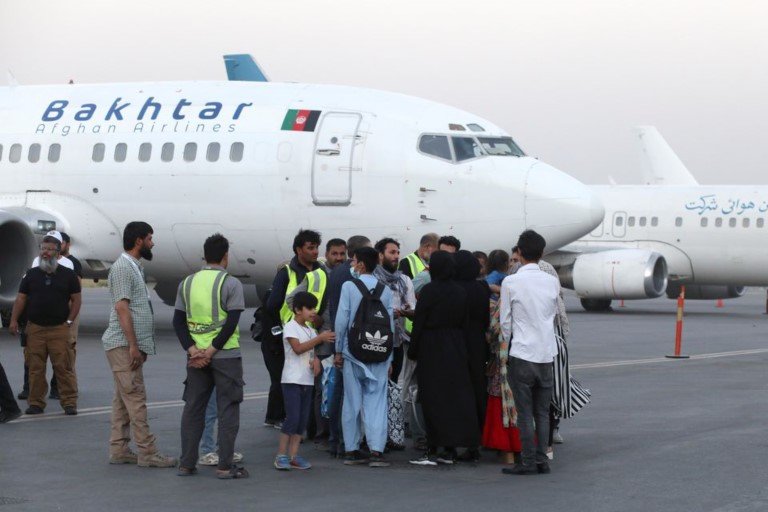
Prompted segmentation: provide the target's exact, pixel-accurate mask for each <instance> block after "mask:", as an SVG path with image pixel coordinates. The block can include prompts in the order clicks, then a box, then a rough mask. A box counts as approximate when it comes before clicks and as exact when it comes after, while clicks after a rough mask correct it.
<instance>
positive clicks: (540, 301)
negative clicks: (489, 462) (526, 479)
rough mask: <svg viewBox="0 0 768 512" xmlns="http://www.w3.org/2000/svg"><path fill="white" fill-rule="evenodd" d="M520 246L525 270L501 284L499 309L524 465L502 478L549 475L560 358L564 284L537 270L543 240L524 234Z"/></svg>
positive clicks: (532, 233)
mask: <svg viewBox="0 0 768 512" xmlns="http://www.w3.org/2000/svg"><path fill="white" fill-rule="evenodd" d="M517 246H518V248H519V253H520V260H521V261H520V262H521V263H522V266H521V267H520V269H519V270H518V271H517V273H515V274H514V275H511V276H508V277H506V278H505V279H504V281H503V282H502V283H501V296H500V306H499V307H500V323H501V334H502V336H504V339H511V342H510V348H509V359H508V362H507V365H508V374H509V384H510V387H511V388H512V393H513V395H514V397H515V406H516V407H517V426H518V428H519V429H520V440H521V442H522V445H523V451H522V456H521V463H519V464H515V465H514V467H512V468H504V469H503V470H502V472H503V473H505V474H511V475H526V474H532V473H537V472H538V473H549V471H550V470H549V464H548V463H547V454H546V451H547V442H548V439H549V404H550V401H551V400H552V387H553V386H554V376H553V369H552V361H553V359H554V357H555V356H556V355H557V343H556V341H555V332H554V328H553V322H554V318H555V313H556V311H557V298H558V295H559V293H560V283H559V282H558V280H557V278H555V277H553V276H551V275H549V274H547V273H546V272H543V271H542V270H541V269H540V268H539V265H538V262H539V259H541V256H542V254H543V253H544V247H545V246H546V242H545V240H544V238H543V237H542V236H541V235H539V234H538V233H536V232H535V231H531V230H528V231H524V232H523V233H522V234H521V235H520V238H519V240H518V242H517ZM534 419H535V432H534ZM534 434H535V436H536V437H535V436H534ZM536 438H537V442H534V440H535V439H536Z"/></svg>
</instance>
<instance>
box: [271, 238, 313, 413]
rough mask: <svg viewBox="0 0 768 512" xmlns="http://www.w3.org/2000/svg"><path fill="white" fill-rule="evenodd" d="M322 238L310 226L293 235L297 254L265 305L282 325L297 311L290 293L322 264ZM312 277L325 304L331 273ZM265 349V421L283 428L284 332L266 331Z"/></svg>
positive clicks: (275, 282)
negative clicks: (291, 302) (291, 305)
mask: <svg viewBox="0 0 768 512" xmlns="http://www.w3.org/2000/svg"><path fill="white" fill-rule="evenodd" d="M320 241H321V240H320V233H318V232H316V231H312V230H309V229H302V230H299V232H298V233H297V234H296V237H294V239H293V252H294V256H293V258H292V259H291V261H290V262H289V263H288V264H287V265H284V266H282V267H280V269H279V270H278V271H277V274H276V275H275V279H274V280H273V282H272V288H271V291H270V293H269V298H268V299H267V304H266V308H265V309H266V310H267V314H268V315H269V316H270V317H272V318H274V319H279V321H280V324H282V325H285V324H287V323H288V322H290V321H291V318H293V312H292V311H291V308H290V306H289V305H288V304H286V302H285V299H286V297H287V296H288V295H289V294H290V293H291V292H292V291H293V290H294V289H295V288H296V287H297V286H298V285H299V284H300V283H301V282H302V281H304V278H305V277H306V276H307V274H310V273H313V272H314V271H316V270H319V269H320V268H321V265H320V263H318V261H317V258H318V256H319V254H320V251H319V248H320ZM310 279H312V283H311V289H312V290H315V291H314V292H313V291H311V290H310V293H312V294H313V295H315V297H318V304H321V307H322V301H321V297H323V296H324V295H325V290H326V288H327V284H328V279H327V276H326V274H325V272H324V271H322V270H320V272H319V273H314V274H313V276H312V278H310ZM314 327H315V328H316V329H318V330H319V327H320V322H319V321H318V322H317V324H316V325H314ZM261 353H262V355H263V356H264V365H265V366H266V367H267V371H268V372H269V379H270V382H271V384H270V387H269V398H268V400H267V414H266V418H265V419H264V425H266V426H273V427H276V428H280V424H281V423H282V421H283V418H284V417H285V409H284V408H283V393H282V389H281V385H280V378H281V376H282V374H283V364H284V363H285V353H284V352H283V338H282V336H276V335H272V334H271V333H264V340H263V341H262V342H261Z"/></svg>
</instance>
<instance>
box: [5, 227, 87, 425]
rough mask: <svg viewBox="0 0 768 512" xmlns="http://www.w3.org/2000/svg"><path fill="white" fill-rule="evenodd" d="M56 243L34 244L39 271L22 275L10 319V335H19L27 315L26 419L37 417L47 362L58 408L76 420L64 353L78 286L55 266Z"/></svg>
mask: <svg viewBox="0 0 768 512" xmlns="http://www.w3.org/2000/svg"><path fill="white" fill-rule="evenodd" d="M60 251H61V242H60V240H59V239H58V238H55V237H53V236H46V237H45V238H43V243H42V244H40V256H39V266H37V267H34V268H31V269H29V270H28V271H27V273H26V275H25V276H24V278H23V279H22V280H21V285H20V286H19V294H18V296H17V297H16V302H15V303H14V305H13V312H12V313H11V325H10V329H11V333H12V334H14V335H16V334H18V332H19V316H20V315H21V313H22V312H24V311H26V314H27V320H28V323H27V327H26V329H25V330H26V335H27V359H28V361H27V362H28V365H29V398H28V403H29V408H27V410H26V411H25V412H26V414H42V413H43V411H44V410H45V405H46V402H45V397H46V395H47V393H48V382H47V380H46V377H45V368H46V364H47V362H48V357H50V359H51V366H53V373H54V375H55V376H56V380H57V381H58V384H59V394H60V396H61V406H62V407H63V408H64V412H65V413H66V414H67V415H70V416H72V415H75V414H77V377H76V376H75V372H74V360H73V358H72V355H71V352H70V350H69V339H70V328H71V326H72V322H73V320H74V319H75V318H76V317H77V314H78V313H79V311H80V303H81V296H80V282H79V281H78V279H77V276H76V275H75V273H74V272H73V271H72V270H70V269H68V268H64V267H63V266H62V265H59V262H58V255H59V252H60Z"/></svg>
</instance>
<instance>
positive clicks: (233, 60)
mask: <svg viewBox="0 0 768 512" xmlns="http://www.w3.org/2000/svg"><path fill="white" fill-rule="evenodd" d="M224 65H225V66H226V68H227V78H228V79H229V80H232V81H242V82H269V79H268V78H267V75H266V74H264V71H262V70H261V68H260V67H259V65H258V64H257V63H256V60H254V58H253V57H251V56H250V55H248V54H246V53H243V54H235V55H225V56H224Z"/></svg>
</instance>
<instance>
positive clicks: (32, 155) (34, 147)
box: [27, 144, 40, 164]
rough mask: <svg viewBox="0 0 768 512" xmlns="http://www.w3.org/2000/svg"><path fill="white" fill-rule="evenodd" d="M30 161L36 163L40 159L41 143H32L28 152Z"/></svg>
mask: <svg viewBox="0 0 768 512" xmlns="http://www.w3.org/2000/svg"><path fill="white" fill-rule="evenodd" d="M27 156H28V158H29V162H30V163H33V164H36V163H37V162H39V161H40V144H31V145H30V146H29V153H28V155H27Z"/></svg>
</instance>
